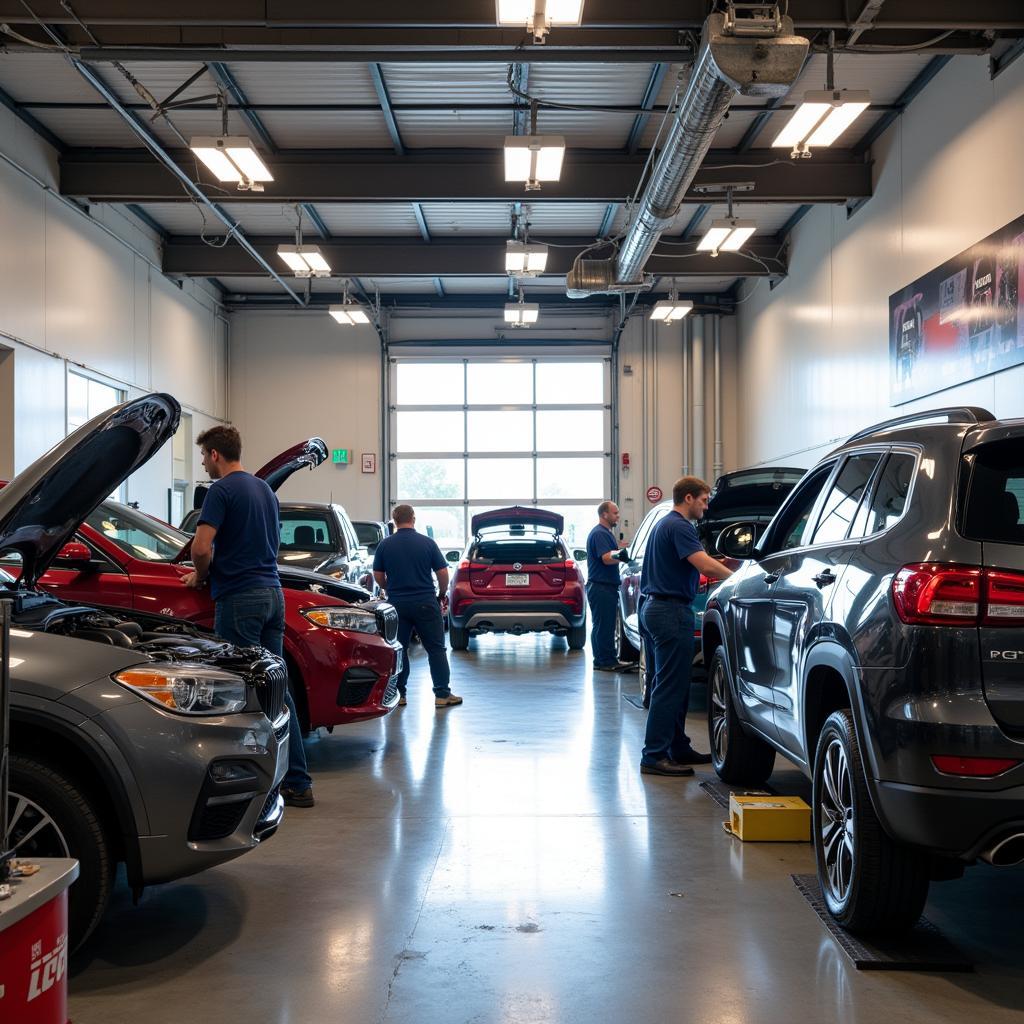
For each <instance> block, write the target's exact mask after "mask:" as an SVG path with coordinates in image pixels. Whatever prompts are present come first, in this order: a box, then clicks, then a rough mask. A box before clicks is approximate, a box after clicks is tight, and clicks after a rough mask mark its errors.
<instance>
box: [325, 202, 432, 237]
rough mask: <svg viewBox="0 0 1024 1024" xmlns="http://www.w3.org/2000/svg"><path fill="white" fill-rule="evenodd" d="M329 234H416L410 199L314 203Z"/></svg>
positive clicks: (416, 228) (416, 223)
mask: <svg viewBox="0 0 1024 1024" xmlns="http://www.w3.org/2000/svg"><path fill="white" fill-rule="evenodd" d="M316 211H317V213H319V214H320V216H321V217H322V218H323V221H324V223H325V224H326V225H327V228H328V230H329V231H330V232H331V234H332V235H414V236H415V237H417V238H419V237H420V228H419V223H418V222H417V220H416V215H415V214H414V213H413V209H412V203H317V204H316Z"/></svg>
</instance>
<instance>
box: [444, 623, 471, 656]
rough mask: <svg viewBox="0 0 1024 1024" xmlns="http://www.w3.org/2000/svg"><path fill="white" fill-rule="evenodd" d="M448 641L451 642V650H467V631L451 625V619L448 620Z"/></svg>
mask: <svg viewBox="0 0 1024 1024" xmlns="http://www.w3.org/2000/svg"><path fill="white" fill-rule="evenodd" d="M448 643H449V644H451V648H452V650H453V651H468V650H469V631H468V630H465V629H459V627H458V626H454V625H452V623H451V621H450V620H449V622H448Z"/></svg>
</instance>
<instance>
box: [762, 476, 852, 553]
mask: <svg viewBox="0 0 1024 1024" xmlns="http://www.w3.org/2000/svg"><path fill="white" fill-rule="evenodd" d="M834 467H835V463H834V462H829V463H826V464H825V465H824V466H821V467H820V468H819V469H817V470H812V471H811V472H810V473H809V474H808V475H807V477H806V479H805V480H804V482H803V484H802V485H801V486H799V487H797V488H796V490H795V491H793V493H792V494H791V495H790V497H789V500H788V501H787V503H786V504H785V505H784V506H783V507H782V508H781V509H780V510H779V515H778V518H777V519H776V520H774V521H773V524H772V528H771V533H770V536H769V539H768V542H767V546H766V547H765V549H764V553H765V554H772V553H774V552H776V551H787V550H788V549H789V548H795V547H799V546H800V544H801V542H802V541H803V536H804V530H805V529H806V528H807V520H808V519H810V517H811V512H812V511H813V510H814V505H815V502H816V501H817V500H818V496H819V495H820V494H821V490H822V488H823V487H824V486H825V484H826V482H827V481H828V478H829V476H830V474H831V473H832V470H833V468H834Z"/></svg>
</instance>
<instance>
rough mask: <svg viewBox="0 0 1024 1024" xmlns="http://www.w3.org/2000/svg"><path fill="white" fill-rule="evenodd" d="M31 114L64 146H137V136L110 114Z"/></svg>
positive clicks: (75, 111)
mask: <svg viewBox="0 0 1024 1024" xmlns="http://www.w3.org/2000/svg"><path fill="white" fill-rule="evenodd" d="M31 113H32V115H33V116H34V117H35V119H36V120H37V121H39V122H40V123H41V124H43V125H45V126H46V127H47V128H49V129H50V131H51V132H53V134H54V135H56V136H57V138H58V139H60V140H61V142H63V143H65V144H66V145H68V146H99V147H105V146H111V147H114V148H118V149H121V148H136V147H138V146H139V145H140V143H139V138H138V136H137V135H136V134H135V133H134V132H133V131H132V130H131V128H129V127H128V125H126V124H125V123H124V121H122V120H121V118H120V117H118V115H117V114H115V113H114V112H113V111H112V110H33V111H31ZM179 145H180V143H179Z"/></svg>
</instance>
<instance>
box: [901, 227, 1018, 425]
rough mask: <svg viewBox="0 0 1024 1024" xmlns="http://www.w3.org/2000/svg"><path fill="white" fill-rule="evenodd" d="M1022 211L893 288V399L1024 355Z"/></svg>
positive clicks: (926, 391) (939, 388) (1014, 362)
mask: <svg viewBox="0 0 1024 1024" xmlns="http://www.w3.org/2000/svg"><path fill="white" fill-rule="evenodd" d="M1022 273H1024V216H1022V217H1018V218H1017V219H1016V220H1015V221H1013V222H1012V223H1011V224H1008V225H1007V226H1006V227H1004V228H1002V229H1000V230H999V231H996V232H994V233H993V234H991V235H989V236H988V238H986V239H983V240H982V241H980V242H978V243H977V244H976V245H972V246H971V247H970V249H967V250H966V251H965V252H962V253H960V255H959V256H954V257H953V259H951V260H948V261H947V262H946V263H944V264H943V265H942V266H941V267H938V268H937V269H936V270H932V271H930V272H929V273H927V274H925V275H924V277H922V278H919V279H918V280H917V281H915V282H914V283H913V284H910V285H907V287H906V288H903V289H901V290H900V291H898V292H895V293H894V294H892V295H890V296H889V377H890V395H891V398H892V404H893V405H902V404H903V403H904V402H909V401H911V400H912V399H914V398H921V397H922V396H923V395H932V394H934V393H935V392H936V391H943V390H945V389H946V388H949V387H952V386H953V385H954V384H962V383H963V382H964V381H967V380H974V379H975V378H977V377H984V376H986V375H987V374H990V373H995V371H996V370H1004V369H1006V367H1008V366H1015V365H1017V364H1018V363H1024V309H1022V308H1021V300H1022V298H1024V294H1022V293H1024V289H1022V288H1021V283H1022V282H1021V275H1022Z"/></svg>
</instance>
